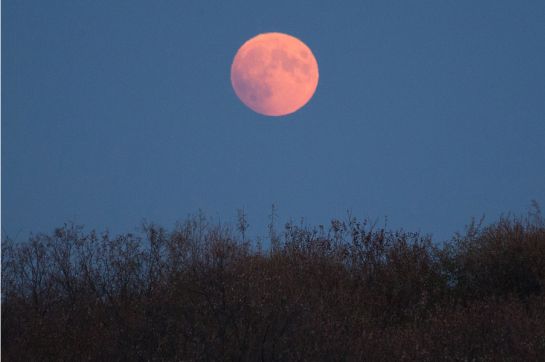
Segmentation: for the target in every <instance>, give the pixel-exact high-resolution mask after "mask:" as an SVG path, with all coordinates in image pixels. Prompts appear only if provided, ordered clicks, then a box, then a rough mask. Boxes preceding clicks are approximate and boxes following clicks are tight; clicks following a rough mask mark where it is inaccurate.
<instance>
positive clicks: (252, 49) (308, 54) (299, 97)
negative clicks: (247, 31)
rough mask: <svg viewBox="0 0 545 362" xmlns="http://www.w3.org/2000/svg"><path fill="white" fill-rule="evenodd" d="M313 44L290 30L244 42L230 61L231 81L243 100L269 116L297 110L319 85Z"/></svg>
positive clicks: (259, 36) (262, 35) (253, 108)
mask: <svg viewBox="0 0 545 362" xmlns="http://www.w3.org/2000/svg"><path fill="white" fill-rule="evenodd" d="M318 77H319V75H318V63H317V62H316V58H315V57H314V54H312V51H311V50H310V48H309V47H308V46H307V45H306V44H305V43H303V42H302V41H301V40H299V39H297V38H296V37H293V36H291V35H288V34H283V33H264V34H259V35H257V36H255V37H253V38H251V39H250V40H248V41H247V42H245V43H244V44H243V45H242V46H241V47H240V49H239V50H238V51H237V53H236V55H235V58H234V60H233V64H232V65H231V84H232V85H233V89H234V90H235V93H236V95H237V96H238V98H240V100H241V101H242V103H244V104H245V105H246V106H248V107H249V108H250V109H252V110H254V111H255V112H257V113H260V114H263V115H266V116H284V115H287V114H290V113H293V112H296V111H297V110H299V109H300V108H301V107H303V106H304V105H305V104H307V102H308V101H309V100H310V99H311V98H312V96H313V95H314V92H315V91H316V87H317V86H318Z"/></svg>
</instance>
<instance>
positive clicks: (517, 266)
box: [2, 215, 545, 361]
mask: <svg viewBox="0 0 545 362" xmlns="http://www.w3.org/2000/svg"><path fill="white" fill-rule="evenodd" d="M241 221H242V222H241V223H240V225H239V226H240V228H239V229H240V230H239V231H242V233H241V232H239V231H236V230H235V231H230V230H229V229H228V228H225V227H219V226H213V225H210V224H208V223H207V221H206V219H204V218H202V217H196V218H192V219H190V220H188V221H186V222H185V223H182V224H180V225H179V226H178V227H176V229H175V230H174V231H172V232H167V231H165V230H164V229H162V228H159V227H155V226H153V225H151V226H150V225H148V226H146V227H145V232H144V233H143V234H142V235H145V236H143V237H138V236H135V235H131V234H126V235H120V236H116V237H112V236H111V235H109V234H107V233H104V234H100V235H99V234H97V233H95V232H90V233H85V232H84V231H83V229H82V228H80V227H77V226H74V225H65V226H64V227H62V228H59V229H57V230H55V231H54V232H53V233H52V234H51V235H45V234H44V235H36V236H34V237H32V238H31V239H30V240H28V241H27V242H24V243H13V242H10V241H9V240H4V242H3V245H2V359H3V360H4V361H12V360H20V361H33V360H55V361H63V360H78V361H80V360H81V361H83V360H97V361H98V360H101V361H106V360H131V361H138V360H150V361H151V360H156V361H162V360H190V361H193V360H205V361H209V360H214V361H219V360H252V361H254V360H261V361H275V360H277V361H292V360H301V361H303V360H305V361H317V360H343V361H364V360H381V361H398V360H430V361H435V360H539V359H542V358H543V356H544V355H545V225H544V223H543V221H542V219H541V218H540V217H539V215H534V216H533V217H528V218H525V219H514V218H502V219H501V220H500V221H498V222H497V223H495V224H493V225H490V226H487V227H482V228H480V227H477V226H476V225H474V224H472V225H470V227H469V228H468V229H467V233H465V234H464V235H457V236H455V237H454V238H453V239H452V241H450V242H449V243H445V244H441V245H440V246H439V245H436V244H434V243H433V242H432V241H431V240H430V238H428V237H425V236H421V235H419V234H415V233H407V232H402V231H400V232H389V231H385V230H382V229H379V228H376V227H372V226H370V225H368V224H367V223H365V222H358V221H356V220H354V219H349V220H348V221H346V222H342V221H339V220H334V221H332V223H331V225H330V227H328V228H322V227H319V228H316V229H311V228H308V227H304V226H301V225H294V224H287V225H286V226H285V228H284V229H283V232H282V233H275V232H271V237H272V243H271V248H267V250H261V249H260V248H259V247H256V246H255V245H254V244H253V243H252V242H250V241H248V240H246V238H245V236H244V231H245V229H246V226H247V225H246V223H245V222H244V220H241ZM272 231H273V230H272Z"/></svg>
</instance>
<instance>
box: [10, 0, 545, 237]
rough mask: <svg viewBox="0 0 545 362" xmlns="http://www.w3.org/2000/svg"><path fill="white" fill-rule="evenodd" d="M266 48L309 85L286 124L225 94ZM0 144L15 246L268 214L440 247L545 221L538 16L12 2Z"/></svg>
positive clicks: (542, 6)
mask: <svg viewBox="0 0 545 362" xmlns="http://www.w3.org/2000/svg"><path fill="white" fill-rule="evenodd" d="M265 32H283V33H287V34H290V35H293V36H296V37H298V38H300V39H301V40H302V41H304V42H305V43H306V44H307V45H308V46H309V47H310V49H312V52H313V53H314V55H315V57H316V59H317V62H318V66H319V71H320V81H319V84H318V87H317V90H316V93H315V94H314V97H313V98H312V99H311V100H310V102H309V103H308V104H307V105H306V106H305V107H303V108H302V109H301V110H299V111H298V112H296V113H294V114H292V115H289V116H286V117H266V116H262V115H259V114H257V113H255V112H253V111H251V110H250V109H248V108H247V107H246V106H244V104H242V103H241V102H240V101H239V100H238V99H237V97H236V95H235V93H234V91H233V89H232V86H231V83H230V67H231V63H232V60H233V57H234V55H235V53H236V51H237V49H238V48H239V47H240V46H241V45H242V44H243V43H244V42H245V41H246V40H248V39H250V38H251V37H253V36H255V35H257V34H260V33H265ZM1 141H2V187H1V190H2V195H1V196H2V217H1V219H2V235H3V236H6V235H8V236H10V237H11V238H15V237H17V236H18V237H19V238H24V236H25V235H28V233H31V232H33V233H37V232H49V231H51V230H53V229H54V228H55V227H57V226H62V225H63V223H65V222H67V221H72V222H76V223H78V224H83V225H85V226H86V227H87V228H96V229H98V230H105V229H108V230H110V231H112V232H116V233H117V232H132V231H134V230H135V229H136V228H137V227H138V225H139V224H140V223H141V222H142V221H143V220H147V221H149V222H155V223H157V224H160V225H163V226H165V227H167V228H172V227H173V226H174V225H175V223H176V221H179V220H183V219H185V218H186V217H187V215H189V214H194V213H196V212H197V211H198V210H202V211H203V212H204V213H205V214H207V215H209V216H210V217H212V218H214V219H215V220H217V221H218V222H222V223H231V222H234V221H235V219H236V210H237V209H242V208H244V210H245V212H246V213H247V214H248V221H249V223H250V230H249V232H253V233H255V234H265V232H266V231H265V230H266V225H267V223H268V222H269V221H268V215H269V214H270V213H271V205H272V204H273V203H274V204H275V206H276V212H277V220H279V224H281V223H283V222H285V221H287V220H289V219H293V220H297V221H299V220H300V219H301V218H304V220H305V223H308V224H311V225H317V224H327V223H328V221H329V220H331V218H334V217H337V218H345V217H346V215H347V212H348V211H350V212H351V214H352V215H353V216H355V217H357V218H360V219H364V218H368V219H370V220H375V221H378V222H379V224H380V223H383V222H384V220H385V219H387V220H388V221H387V223H388V226H389V227H391V228H403V229H405V230H410V231H421V232H424V233H430V234H432V235H433V236H434V238H436V239H446V238H449V237H451V236H452V235H453V233H454V232H456V231H463V228H464V225H466V224H468V222H469V221H470V218H471V217H477V218H479V217H480V216H481V215H483V214H484V215H485V217H486V219H485V221H486V220H488V221H490V222H491V221H494V219H495V218H497V217H498V216H499V215H501V214H502V213H503V214H504V213H508V212H511V213H515V214H523V213H525V212H527V211H528V209H529V206H530V204H531V201H532V200H536V201H537V202H538V203H540V204H541V205H542V207H545V2H544V1H542V0H527V1H504V0H482V1H473V0H455V1H454V0H452V1H448V0H442V1H437V0H429V1H424V0H417V1H410V2H409V1H401V0H399V1H389V0H375V1H365V0H363V1H362V0H357V1H348V0H347V1H342V2H334V1H319V2H317V1H311V0H309V1H296V0H289V1H239V0H231V1H203V0H194V1H189V0H188V1H166V0H164V1H163V0H161V1H139V0H130V1H128V0H127V1H124V0H119V1H106V0H78V1H73V0H66V1H54V0H52V1H43V0H18V1H16V0H4V1H2V138H1ZM280 226H281V225H280Z"/></svg>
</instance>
